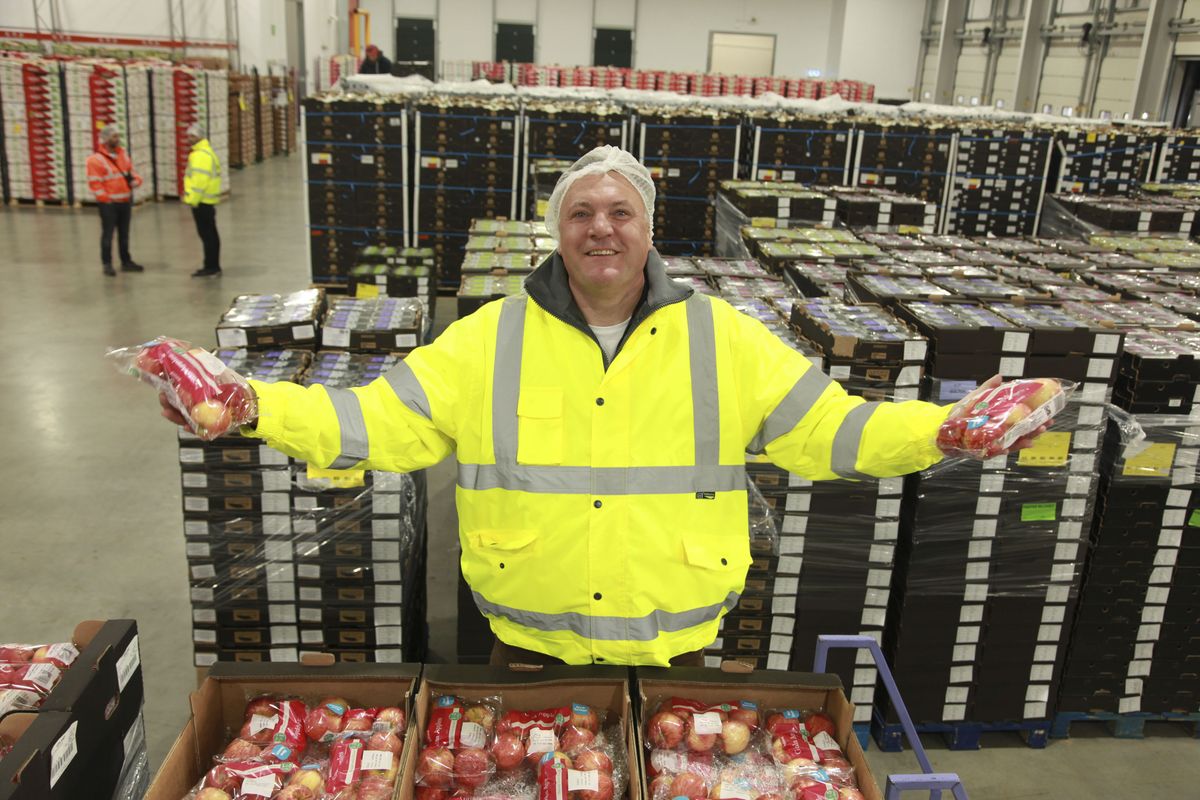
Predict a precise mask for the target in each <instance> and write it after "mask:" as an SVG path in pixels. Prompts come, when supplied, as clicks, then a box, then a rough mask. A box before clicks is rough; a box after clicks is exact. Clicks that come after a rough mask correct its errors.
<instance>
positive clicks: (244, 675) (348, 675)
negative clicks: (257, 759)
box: [146, 662, 421, 800]
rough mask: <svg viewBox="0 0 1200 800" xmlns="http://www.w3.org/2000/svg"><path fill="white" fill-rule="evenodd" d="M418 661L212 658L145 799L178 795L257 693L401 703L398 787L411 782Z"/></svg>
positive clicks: (206, 765)
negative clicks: (404, 719) (403, 723)
mask: <svg viewBox="0 0 1200 800" xmlns="http://www.w3.org/2000/svg"><path fill="white" fill-rule="evenodd" d="M420 674H421V666H420V665H419V664H323V665H314V664H307V663H306V664H280V663H257V664H239V663H233V662H229V663H225V662H221V663H217V664H215V665H213V667H212V670H211V671H210V672H209V675H208V677H207V678H206V679H205V680H204V682H203V683H201V684H200V688H199V689H197V690H196V691H194V692H192V694H191V696H190V698H189V699H190V702H191V710H192V715H191V718H190V719H189V720H188V722H187V724H186V725H185V726H184V728H183V732H182V733H180V734H179V738H177V739H176V740H175V744H174V745H172V746H171V751H170V752H169V753H168V754H167V758H166V760H165V761H163V764H162V766H161V767H160V768H159V771H158V774H157V775H156V776H155V777H154V781H153V782H152V783H151V784H150V791H149V792H148V793H147V794H146V798H147V800H180V799H181V798H182V797H184V796H185V795H187V793H188V792H190V791H191V790H192V787H193V786H195V785H196V784H197V783H199V781H200V779H201V778H203V777H204V774H205V773H206V772H207V771H208V770H209V769H211V768H212V766H213V756H214V755H217V754H218V753H220V752H221V751H222V750H223V749H224V748H225V746H226V745H227V744H228V743H229V741H230V739H231V735H230V734H231V733H233V734H236V732H237V730H238V728H240V727H241V726H242V722H243V716H244V713H245V709H246V702H247V701H248V700H249V699H250V698H252V697H254V696H256V695H260V694H276V695H290V696H294V697H300V698H303V699H305V700H316V699H319V698H321V697H325V696H327V695H339V696H344V697H345V698H346V699H348V700H350V701H351V702H352V703H359V704H362V705H363V706H390V705H402V706H403V708H404V709H405V711H406V712H407V713H408V719H409V724H408V730H407V731H406V732H405V739H404V750H402V751H401V753H400V763H401V773H400V776H399V778H398V779H397V781H396V786H397V795H396V796H399V787H402V786H411V785H412V772H411V769H410V768H409V767H408V765H409V764H411V763H412V762H413V760H414V758H415V755H414V753H415V750H416V747H415V745H416V743H415V742H414V741H413V730H414V728H413V721H412V720H413V708H412V701H413V695H414V690H415V688H416V684H417V679H418V678H419V677H420Z"/></svg>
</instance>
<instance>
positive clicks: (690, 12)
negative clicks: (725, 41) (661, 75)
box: [633, 0, 841, 77]
mask: <svg viewBox="0 0 1200 800" xmlns="http://www.w3.org/2000/svg"><path fill="white" fill-rule="evenodd" d="M835 8H836V9H837V10H838V11H839V12H840V10H841V0H790V2H789V0H740V2H739V1H737V0H734V1H733V2H731V0H689V2H687V3H686V4H685V5H683V4H680V3H679V2H676V0H640V2H638V4H637V12H638V19H637V28H636V35H635V36H634V42H633V65H634V66H635V67H637V68H639V69H668V70H680V71H687V72H703V71H704V69H705V66H706V65H707V63H708V38H709V37H708V34H709V32H710V31H726V32H731V33H773V34H775V35H776V40H775V74H776V75H790V76H795V77H803V76H804V75H805V74H807V72H808V71H809V70H810V69H818V70H821V71H822V73H824V72H825V71H826V69H827V67H828V66H829V65H828V64H827V63H826V57H827V55H828V54H829V50H830V47H829V33H830V29H831V28H832V27H833V25H832V22H833V15H834V10H835ZM681 11H683V13H681Z"/></svg>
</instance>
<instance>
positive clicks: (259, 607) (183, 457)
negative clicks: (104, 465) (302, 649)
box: [179, 348, 312, 667]
mask: <svg viewBox="0 0 1200 800" xmlns="http://www.w3.org/2000/svg"><path fill="white" fill-rule="evenodd" d="M217 357H218V358H219V359H221V360H222V361H223V362H224V363H226V364H227V365H228V366H229V367H230V368H232V369H233V370H234V371H236V372H238V373H239V374H241V375H243V376H245V377H247V378H254V379H257V380H267V381H279V380H285V381H294V380H298V379H299V377H300V375H301V374H302V373H303V372H304V370H305V369H306V368H307V366H308V364H309V360H310V359H311V357H312V354H311V353H310V352H307V351H302V350H286V349H285V350H263V351H250V350H246V349H244V348H239V349H224V350H218V351H217ZM179 463H180V466H181V467H182V476H181V482H182V486H183V532H184V539H185V549H186V553H187V560H188V578H189V582H190V592H191V601H192V641H193V643H194V647H195V663H196V666H198V667H204V666H209V665H211V664H213V663H214V662H216V661H218V660H259V661H295V660H297V659H298V646H299V644H300V640H299V629H298V628H297V627H296V611H295V605H294V603H295V596H294V593H295V583H294V574H293V573H292V562H293V558H292V542H291V533H292V520H291V514H290V506H291V503H290V499H289V491H290V488H291V478H292V476H291V467H290V461H289V459H288V457H287V456H286V455H284V454H283V453H280V452H278V451H276V450H272V449H271V448H269V447H267V446H266V445H265V444H262V443H260V442H258V441H256V440H253V439H245V438H242V437H240V436H227V437H223V438H220V439H217V440H215V441H212V442H204V441H201V440H200V439H198V438H196V437H195V436H194V435H192V434H191V433H188V432H186V431H181V432H180V434H179Z"/></svg>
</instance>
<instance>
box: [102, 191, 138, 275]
mask: <svg viewBox="0 0 1200 800" xmlns="http://www.w3.org/2000/svg"><path fill="white" fill-rule="evenodd" d="M97 207H98V208H99V209H100V263H102V264H104V265H105V266H108V267H111V266H112V240H113V228H116V229H117V251H118V252H119V253H120V255H121V264H122V265H125V264H132V263H133V256H131V255H129V220H130V218H132V216H133V206H132V205H131V204H130V203H98V204H97Z"/></svg>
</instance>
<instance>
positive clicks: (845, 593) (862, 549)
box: [775, 298, 926, 723]
mask: <svg viewBox="0 0 1200 800" xmlns="http://www.w3.org/2000/svg"><path fill="white" fill-rule="evenodd" d="M792 324H793V326H794V327H795V328H796V330H797V331H798V332H799V333H800V335H801V336H803V337H805V338H806V339H807V340H808V341H811V342H813V343H814V344H815V345H816V347H817V349H818V350H819V352H820V353H821V356H822V362H823V364H824V368H825V371H826V372H828V373H829V375H830V376H831V377H833V378H834V379H835V380H837V381H838V382H839V383H840V384H841V385H842V387H843V388H845V389H846V391H847V392H849V393H850V394H852V395H858V396H862V397H864V398H865V399H867V400H868V401H878V400H895V401H904V400H915V399H916V398H917V394H918V391H919V387H920V382H921V376H922V368H923V364H924V361H925V350H926V341H925V339H924V338H923V337H922V336H921V335H920V334H918V333H917V332H916V331H915V330H913V329H912V328H910V327H908V326H907V325H905V324H904V323H902V322H900V321H899V320H897V319H896V318H895V317H893V316H892V315H891V314H889V313H888V312H887V311H885V310H884V309H882V308H880V307H878V306H872V305H857V306H849V305H844V304H842V303H840V302H837V301H835V300H831V299H825V298H820V299H813V300H798V301H796V302H795V303H794V304H793V306H792ZM786 480H787V482H786V486H787V493H786V495H785V496H783V497H782V498H779V500H778V501H777V503H776V506H775V510H776V513H777V520H778V522H779V529H780V533H779V536H780V540H779V541H780V546H779V567H778V572H779V574H780V575H793V576H795V577H794V580H795V582H796V599H795V608H796V614H795V624H794V628H793V630H792V642H791V652H790V662H789V663H790V668H791V669H794V670H804V669H811V668H812V663H813V657H814V655H815V653H816V643H817V637H818V636H820V635H822V634H857V635H866V636H872V637H874V638H875V639H876V640H877V641H882V639H883V630H884V623H885V620H886V616H887V606H888V600H889V595H890V592H891V585H892V573H893V567H894V565H895V552H896V543H897V539H898V536H899V531H900V520H901V518H902V515H903V514H904V508H905V506H906V505H907V500H906V497H905V495H904V481H903V479H902V478H885V479H880V480H862V481H856V482H850V481H840V480H834V481H817V482H810V481H805V480H802V479H800V478H798V477H797V476H787V479H786ZM777 581H778V579H777ZM828 668H829V670H830V671H833V672H836V673H838V675H839V676H840V677H841V679H842V681H843V683H844V685H845V686H846V687H847V691H848V693H849V694H850V695H851V696H852V697H853V698H854V702H855V704H856V706H857V709H856V712H855V713H856V717H855V721H856V722H861V723H865V722H868V721H869V720H870V714H871V705H872V703H873V702H874V697H875V689H876V680H877V677H878V676H877V673H876V670H875V668H874V665H873V664H872V663H871V661H870V657H869V655H868V654H865V653H858V652H852V651H840V652H839V651H834V652H833V653H831V654H830V660H829V667H828Z"/></svg>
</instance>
